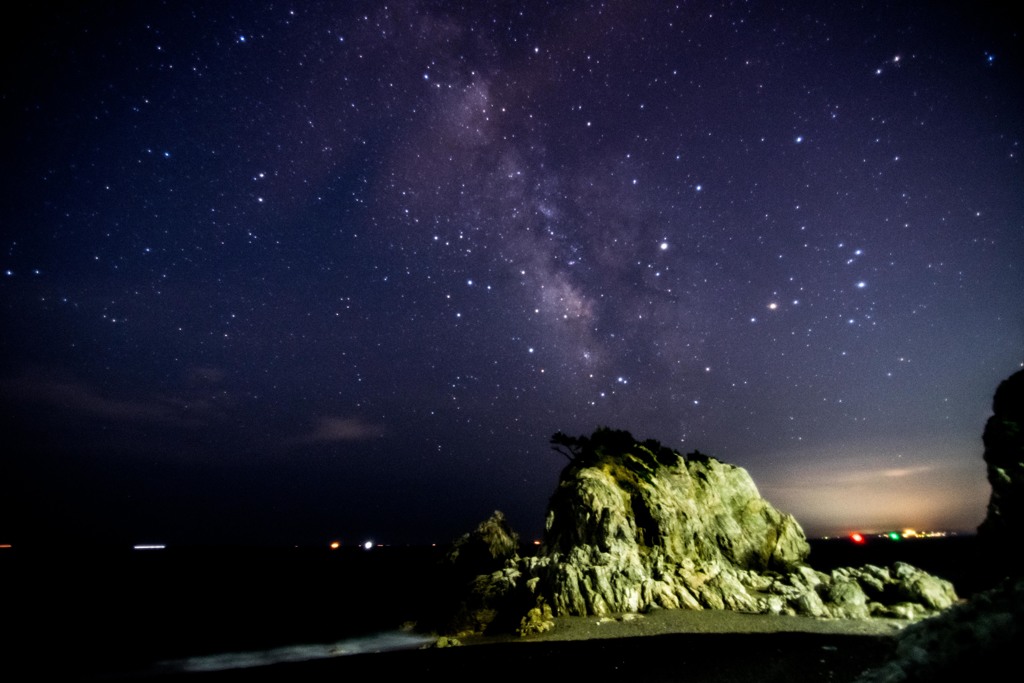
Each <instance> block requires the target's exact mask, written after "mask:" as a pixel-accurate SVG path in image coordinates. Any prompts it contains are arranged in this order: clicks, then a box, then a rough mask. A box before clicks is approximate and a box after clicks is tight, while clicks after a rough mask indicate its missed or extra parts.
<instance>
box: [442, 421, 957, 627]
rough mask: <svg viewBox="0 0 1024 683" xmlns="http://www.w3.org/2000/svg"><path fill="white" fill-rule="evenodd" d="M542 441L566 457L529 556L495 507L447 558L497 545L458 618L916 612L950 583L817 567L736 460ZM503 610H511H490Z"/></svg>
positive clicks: (612, 438)
mask: <svg viewBox="0 0 1024 683" xmlns="http://www.w3.org/2000/svg"><path fill="white" fill-rule="evenodd" d="M552 441H553V443H555V445H556V447H557V450H559V451H560V452H562V453H563V454H565V455H567V456H568V457H569V458H570V460H571V462H570V463H569V465H568V466H567V467H566V468H565V470H564V471H563V472H562V476H561V478H560V481H559V484H558V488H557V490H556V491H555V494H554V495H553V496H552V498H551V502H550V505H549V508H548V515H547V520H546V532H545V538H544V543H543V545H542V547H541V551H540V554H539V555H538V556H535V557H526V558H520V557H518V556H516V555H514V553H512V551H511V550H510V548H511V547H512V546H510V545H509V543H507V542H506V541H505V540H504V539H507V538H514V536H513V535H512V534H511V531H510V530H508V529H507V526H506V525H505V524H504V518H500V517H499V518H498V519H497V520H496V519H495V518H492V520H489V521H488V522H487V523H485V524H484V525H481V528H480V529H478V530H477V532H476V533H477V535H478V536H479V537H480V539H479V540H478V541H470V540H466V541H464V542H462V543H461V544H460V546H459V550H458V552H457V555H465V554H467V552H468V551H467V548H470V547H477V548H483V547H486V548H488V549H493V548H497V549H498V550H497V551H493V552H492V551H491V550H489V551H488V552H487V553H482V552H479V551H474V554H475V555H483V556H484V557H485V560H486V561H484V562H483V563H482V566H485V567H486V568H487V573H482V574H481V575H479V576H478V577H477V578H476V579H475V580H473V581H471V582H470V583H469V596H468V597H467V598H465V599H464V600H463V601H462V602H460V603H459V604H460V605H461V609H462V611H461V612H460V619H459V620H455V622H456V623H461V625H462V627H463V628H470V629H474V630H482V629H486V628H492V627H494V626H496V625H504V626H505V627H507V628H508V630H516V631H518V632H519V633H521V634H527V633H537V632H540V631H541V630H546V629H548V628H551V625H553V623H554V617H557V616H566V615H578V616H588V615H594V616H610V615H619V614H626V613H633V614H635V613H642V612H646V611H648V610H651V609H659V608H667V609H695V610H699V609H730V610H736V611H742V612H755V613H772V614H791V615H804V616H813V617H821V618H865V617H868V616H899V617H900V618H921V617H923V616H926V615H929V614H934V613H935V612H936V611H938V610H941V609H944V608H946V607H948V606H949V605H951V604H952V603H953V601H955V600H956V595H955V592H954V591H953V586H952V584H950V583H949V582H948V581H944V580H942V579H938V578H936V577H933V576H930V575H928V574H926V573H924V572H922V571H920V570H918V569H915V568H913V567H910V566H909V565H903V564H896V565H894V566H893V567H891V568H881V567H872V566H868V567H864V568H861V569H854V568H842V569H837V570H835V571H833V572H832V574H825V573H823V572H819V571H816V570H815V569H813V568H812V567H810V566H809V565H808V564H807V563H806V559H807V557H808V554H809V552H810V546H809V544H808V542H807V539H806V537H805V536H804V534H803V531H802V530H801V528H800V525H799V524H798V523H797V521H796V520H795V519H794V518H793V517H792V516H791V515H787V514H785V513H782V512H780V511H778V510H776V509H775V508H774V507H772V505H771V504H770V503H768V502H767V501H766V500H764V499H763V498H762V497H761V496H760V495H759V493H758V491H757V487H756V486H755V485H754V482H753V480H752V479H751V478H750V475H749V474H747V472H746V471H745V470H743V469H741V468H739V467H735V466H732V465H727V464H724V463H721V462H719V461H718V460H715V459H714V458H711V457H709V456H706V455H703V454H701V453H699V452H694V453H691V454H689V455H687V456H683V455H681V454H679V453H678V452H676V451H672V450H670V449H667V448H664V447H662V446H661V445H660V444H658V443H657V442H655V441H644V442H642V443H641V442H638V441H636V440H635V439H634V438H633V437H632V435H630V434H629V433H628V432H621V431H613V430H598V431H597V432H595V433H594V434H593V435H592V436H591V437H589V438H588V437H579V438H578V439H573V438H569V437H566V436H565V435H556V437H555V438H554V439H553V440H552ZM485 528H486V529H488V530H489V531H488V532H486V533H485V532H483V531H481V530H482V529H485ZM464 538H465V537H464ZM484 538H489V539H491V540H489V541H485V540H484ZM510 553H511V554H510ZM498 564H501V566H500V568H499V567H498ZM508 609H511V610H513V614H512V618H511V619H510V618H509V617H508V616H505V617H502V616H501V615H500V612H501V611H502V610H508Z"/></svg>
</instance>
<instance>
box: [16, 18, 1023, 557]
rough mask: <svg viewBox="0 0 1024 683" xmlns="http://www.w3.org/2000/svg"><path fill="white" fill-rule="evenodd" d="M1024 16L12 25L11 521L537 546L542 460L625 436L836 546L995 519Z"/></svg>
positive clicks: (85, 528) (551, 469)
mask: <svg viewBox="0 0 1024 683" xmlns="http://www.w3.org/2000/svg"><path fill="white" fill-rule="evenodd" d="M780 5H781V6H780ZM1019 28H1020V26H1019V21H1018V20H1016V19H1012V18H1011V17H1010V16H1009V15H1008V14H1000V13H999V12H997V11H996V10H995V9H994V8H981V9H979V8H977V7H973V6H962V7H960V8H958V9H952V8H945V9H942V8H938V7H934V6H927V7H926V6H916V5H911V4H898V3H886V4H877V5H875V4H869V5H867V6H865V7H859V6H856V5H854V4H853V3H837V4H836V5H835V6H829V5H826V4H822V3H814V2H811V3H802V2H796V3H781V4H779V3H765V4H749V3H728V2H727V3H720V2H714V3H710V2H694V3H681V4H680V5H679V6H675V5H673V4H671V3H661V2H588V3H573V2H569V3H561V2H559V3H550V4H548V3H488V2H479V3H467V4H466V5H465V6H463V5H462V4H459V3H444V2H396V3H390V4H386V5H385V4H383V3H379V2H366V3H296V4H291V5H290V4H287V3H285V4H280V3H273V4H259V3H249V2H246V3H230V2H224V3H213V4H203V3H194V4H193V3H172V4H169V5H163V6H155V5H150V4H148V3H147V4H124V5H120V4H114V5H110V4H107V5H101V6H95V7H75V8H69V7H60V8H42V9H40V10H38V12H37V13H36V14H35V15H34V16H32V17H30V18H29V19H28V20H27V21H26V23H24V24H21V25H9V26H7V27H6V28H5V36H4V43H5V48H4V49H5V50H6V51H7V54H6V55H5V57H6V59H5V61H6V63H7V64H9V65H10V66H9V67H8V69H7V70H6V72H5V78H4V86H3V98H2V100H0V102H2V107H3V115H4V120H5V123H6V125H5V130H7V131H8V145H7V150H6V152H5V154H4V156H3V159H4V164H5V168H4V172H5V178H6V179H7V192H6V193H5V200H4V207H5V212H4V213H5V217H6V220H5V221H4V223H5V226H4V231H3V232H4V237H3V239H4V242H3V252H2V258H3V262H2V264H0V270H2V272H3V276H2V277H0V303H2V306H3V308H2V310H3V314H4V330H5V331H4V334H3V337H2V339H3V341H2V344H3V351H4V356H3V357H4V363H3V365H2V368H0V370H2V372H0V387H2V389H0V397H2V403H3V408H4V413H5V416H6V420H5V421H7V423H8V424H9V425H10V427H9V428H8V429H9V434H10V439H9V442H10V444H11V446H10V447H8V448H5V451H6V452H5V455H4V470H5V476H4V479H5V481H8V482H13V487H14V489H15V491H16V495H14V496H11V497H8V498H7V500H5V501H4V502H3V503H2V504H0V505H2V507H0V510H2V511H3V518H4V519H3V521H0V536H5V537H10V538H12V539H15V540H18V541H20V542H36V541H39V540H40V539H45V538H50V537H53V536H55V535H64V536H66V537H69V538H76V539H83V540H84V539H100V540H104V541H116V542H123V541H128V540H131V541H133V542H134V541H138V542H141V541H170V542H178V543H190V542H195V543H209V542H212V543H223V542H247V543H248V542H268V543H320V542H326V541H327V540H333V539H335V538H338V539H342V540H343V541H344V542H357V541H361V540H363V539H365V538H368V537H373V538H375V539H380V541H381V542H393V543H406V542H417V543H418V542H426V541H437V542H444V541H447V540H450V539H451V538H452V537H454V536H455V535H457V534H458V533H461V532H463V531H466V530H468V529H469V528H472V526H474V525H475V524H476V523H477V522H478V521H480V520H481V519H483V518H484V517H485V516H487V515H488V514H489V513H490V512H491V511H492V510H494V509H502V510H504V511H505V512H506V513H507V514H508V515H509V517H510V518H511V520H512V523H513V525H514V526H515V527H516V528H518V529H519V530H520V531H522V532H523V533H524V535H525V536H526V537H536V536H538V535H539V534H540V533H541V531H542V528H543V521H544V520H543V518H544V508H545V504H546V502H547V498H548V496H550V494H551V493H552V491H553V490H554V486H555V484H556V482H557V476H558V472H559V469H560V468H561V467H562V466H563V465H564V460H562V459H560V457H559V456H558V455H557V454H556V453H554V452H552V451H551V450H550V449H549V446H548V437H549V436H550V435H551V434H552V433H554V432H555V431H562V432H566V433H569V434H583V433H589V432H590V431H592V430H593V429H594V428H595V427H597V426H600V425H608V426H612V427H617V428H622V429H629V430H630V431H632V432H633V433H634V435H636V436H637V437H639V438H641V439H644V438H654V439H658V440H660V441H662V442H663V443H664V444H666V445H669V446H671V447H673V448H676V449H678V450H680V451H683V452H686V451H689V450H694V449H700V450H701V451H702V452H705V453H710V454H711V455H714V456H716V457H718V458H719V459H721V460H724V461H726V462H730V463H734V464H737V465H740V466H743V467H745V468H747V469H748V470H749V471H750V472H751V473H752V475H753V476H754V478H755V480H756V481H757V482H758V484H759V486H760V489H761V492H762V493H763V494H764V495H765V496H766V497H768V499H769V500H771V501H772V502H773V503H775V504H776V505H777V506H779V507H781V508H782V509H784V510H787V511H789V512H793V513H794V514H795V515H796V516H797V518H798V520H800V522H801V523H802V524H803V525H804V527H805V529H806V530H807V531H808V532H809V533H812V534H820V533H841V532H844V531H849V530H852V529H854V528H862V529H867V528H875V529H885V528H895V527H905V526H926V527H930V528H939V527H942V528H951V529H958V530H967V531H970V530H972V529H973V528H974V527H975V526H976V525H977V523H978V522H980V520H981V519H982V518H983V516H984V507H985V502H986V500H987V496H988V485H987V483H986V481H985V471H984V465H983V463H982V461H981V451H982V448H981V441H980V434H981V430H982V427H983V425H984V422H985V419H986V417H987V416H988V414H989V412H990V399H991V395H992V393H993V391H994V390H995V387H996V385H997V384H998V382H999V381H1000V380H1001V379H1003V378H1005V377H1007V376H1009V375H1010V374H1011V373H1013V372H1014V371H1016V370H1017V369H1019V368H1020V367H1021V366H1022V361H1024V303H1022V302H1024V298H1022V297H1021V292H1022V291H1024V277H1022V271H1021V266H1022V264H1024V240H1022V239H1021V236H1022V230H1024V182H1022V180H1024V178H1022V170H1021V152H1022V149H1021V140H1022V134H1024V125H1022V124H1024V120H1022V116H1021V112H1022V111H1024V108H1022V105H1024V98H1022V94H1024V93H1022V83H1024V78H1022V70H1021V59H1020V57H1021V53H1020V47H1021V45H1020V41H1021V39H1020V31H1019ZM10 485H11V484H9V486H10ZM0 542H6V541H5V538H0Z"/></svg>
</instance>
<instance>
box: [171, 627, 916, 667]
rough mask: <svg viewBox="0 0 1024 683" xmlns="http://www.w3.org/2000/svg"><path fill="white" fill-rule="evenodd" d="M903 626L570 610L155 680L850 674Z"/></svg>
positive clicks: (889, 644) (881, 652)
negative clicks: (519, 633)
mask: <svg viewBox="0 0 1024 683" xmlns="http://www.w3.org/2000/svg"><path fill="white" fill-rule="evenodd" d="M902 626H903V624H902V623H901V622H895V621H892V620H880V619H874V620H864V621H854V620H822V619H810V618H803V617H783V616H767V615H752V614H740V613H735V612H728V611H717V610H715V611H712V610H708V611H699V612H697V611H687V610H660V611H655V612H652V613H650V614H648V615H627V616H625V617H621V618H607V617H605V618H599V617H571V618H563V619H559V620H558V626H557V627H556V629H554V630H553V631H551V632H548V633H545V634H540V635H535V636H530V637H527V638H513V637H504V636H502V637H487V636H478V637H472V638H468V639H465V640H464V641H463V645H462V646H459V647H450V648H430V649H422V650H407V651H400V652H386V653H370V654H358V655H350V656H343V657H336V658H331V659H325V660H317V661H310V662H300V663H287V664H275V665H271V666H266V667H256V668H248V669H234V670H227V671H218V672H209V673H190V674H172V675H167V676H158V677H156V678H158V679H160V680H184V679H185V678H187V679H189V680H191V681H196V682H201V681H209V680H213V681H245V682H248V683H258V682H262V681H286V680H288V681H291V680H294V681H322V680H323V681H326V680H331V681H351V680H364V679H365V678H364V677H371V676H372V677H373V678H380V679H384V680H392V679H398V680H407V679H408V678H410V677H427V678H434V677H435V676H436V677H441V678H442V679H443V680H447V681H462V680H465V681H469V680H473V681H479V680H488V681H494V680H510V681H511V680H563V679H565V678H566V677H572V678H573V679H578V680H590V679H592V680H610V679H617V678H621V679H623V680H628V681H652V682H654V681H688V682H692V681H698V682H701V681H708V682H711V681H716V682H733V683H740V682H743V683H753V682H754V681H762V682H764V681H768V682H771V681H779V682H782V681H836V682H842V681H852V680H854V679H855V678H856V677H857V676H858V675H859V674H860V673H861V672H862V671H864V670H865V669H868V668H871V667H873V666H877V665H879V664H881V663H882V662H883V661H885V659H886V658H887V657H888V656H889V655H890V654H891V652H892V649H893V647H894V639H893V638H892V636H893V635H894V634H896V633H898V632H899V630H900V628H901V627H902Z"/></svg>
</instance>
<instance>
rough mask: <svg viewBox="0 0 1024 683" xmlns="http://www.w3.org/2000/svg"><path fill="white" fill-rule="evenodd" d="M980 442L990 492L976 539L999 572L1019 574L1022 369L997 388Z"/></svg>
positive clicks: (1023, 532)
mask: <svg viewBox="0 0 1024 683" xmlns="http://www.w3.org/2000/svg"><path fill="white" fill-rule="evenodd" d="M982 441H983V443H984V444H985V455H984V458H985V464H986V465H987V467H988V481H989V484H991V485H992V495H991V497H990V498H989V503H988V512H987V514H986V516H985V520H984V521H983V522H982V523H981V526H979V527H978V538H979V539H980V540H981V541H982V542H983V543H985V545H986V549H987V551H988V552H989V553H990V554H991V555H992V558H991V562H993V563H994V564H995V565H998V567H999V569H1000V571H1002V572H1005V573H1006V574H1007V575H1014V576H1021V575H1022V571H1021V569H1022V567H1024V564H1022V563H1021V560H1020V556H1019V554H1018V553H1017V542H1018V541H1020V539H1021V538H1022V537H1024V370H1021V371H1019V372H1017V373H1015V374H1013V375H1011V376H1010V377H1008V378H1007V379H1005V380H1003V381H1002V382H1001V383H1000V384H999V387H998V388H997V389H996V393H995V396H994V397H993V399H992V416H991V417H990V418H989V419H988V422H987V423H986V424H985V432H984V434H983V436H982Z"/></svg>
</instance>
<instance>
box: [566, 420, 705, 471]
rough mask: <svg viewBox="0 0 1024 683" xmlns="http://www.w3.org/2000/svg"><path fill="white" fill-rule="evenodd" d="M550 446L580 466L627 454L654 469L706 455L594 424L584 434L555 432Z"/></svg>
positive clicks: (622, 430)
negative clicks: (688, 453) (594, 426)
mask: <svg viewBox="0 0 1024 683" xmlns="http://www.w3.org/2000/svg"><path fill="white" fill-rule="evenodd" d="M550 443H551V448H552V449H553V450H554V451H555V452H556V453H560V454H562V455H563V456H565V457H566V458H568V459H569V461H570V462H574V463H577V464H579V465H581V466H587V465H590V464H593V463H596V462H597V461H599V460H600V459H601V458H604V457H620V456H623V455H626V454H630V455H632V456H633V457H635V458H636V459H638V460H639V461H640V462H641V463H643V464H644V465H646V466H647V467H649V468H650V469H654V468H656V467H672V466H673V465H677V464H679V463H680V462H685V461H686V460H687V459H690V458H706V457H707V456H704V455H703V454H702V453H700V451H694V452H693V453H691V454H690V455H686V456H684V455H682V454H680V453H679V452H678V451H674V450H672V449H671V448H669V447H667V446H663V445H661V443H660V442H658V441H656V440H654V439H646V440H644V441H638V440H637V439H636V438H634V437H633V435H632V434H630V433H629V432H627V431H626V430H624V429H611V428H609V427H598V428H597V429H596V430H595V431H594V433H593V434H591V435H590V436H589V437H588V436H567V435H566V434H563V433H562V432H555V433H554V435H552V437H551V439H550Z"/></svg>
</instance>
